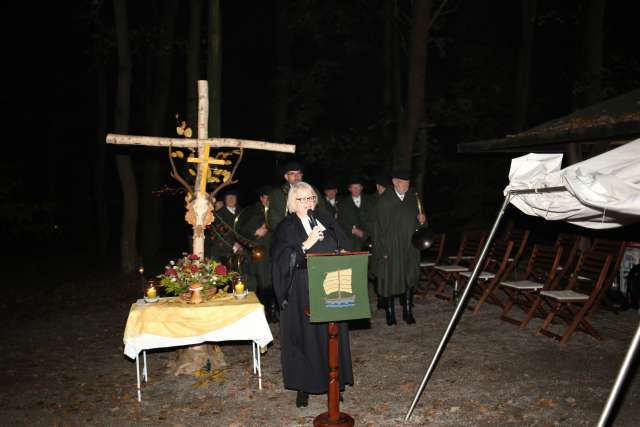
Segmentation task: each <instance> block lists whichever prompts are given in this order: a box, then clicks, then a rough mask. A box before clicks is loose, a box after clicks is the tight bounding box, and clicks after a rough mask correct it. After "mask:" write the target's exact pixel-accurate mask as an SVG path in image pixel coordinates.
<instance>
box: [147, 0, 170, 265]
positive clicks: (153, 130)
mask: <svg viewBox="0 0 640 427" xmlns="http://www.w3.org/2000/svg"><path fill="white" fill-rule="evenodd" d="M177 15H178V1H177V0H169V1H168V2H167V3H166V8H165V10H164V11H163V13H162V14H161V16H163V17H164V19H163V22H162V27H161V28H162V32H161V35H160V39H159V40H158V45H159V49H157V51H156V52H155V53H154V55H153V61H152V64H153V66H154V69H155V78H154V79H153V80H154V84H153V92H151V93H153V94H154V95H153V97H152V100H153V102H152V105H151V106H150V108H151V117H150V122H149V133H150V134H151V135H158V136H160V135H162V134H163V133H164V132H165V130H166V129H167V124H171V127H172V128H173V114H167V110H168V102H169V89H170V88H171V74H172V68H173V67H172V66H173V58H174V52H175V49H174V46H173V43H174V35H175V28H176V19H177ZM153 154H154V153H149V156H148V157H146V158H145V160H144V171H145V173H144V176H143V180H142V189H143V191H142V197H141V203H142V212H143V218H144V221H143V222H142V223H141V233H140V234H141V237H142V242H141V243H142V245H141V246H142V254H143V255H144V259H145V260H150V259H153V258H154V257H155V256H156V254H157V253H158V250H159V249H160V244H161V238H162V199H160V198H158V197H155V196H154V195H153V191H154V190H156V189H158V188H159V186H160V182H161V179H162V178H161V176H162V175H164V174H163V172H166V168H167V162H166V157H164V156H162V158H161V159H160V158H157V157H156V156H154V155H153Z"/></svg>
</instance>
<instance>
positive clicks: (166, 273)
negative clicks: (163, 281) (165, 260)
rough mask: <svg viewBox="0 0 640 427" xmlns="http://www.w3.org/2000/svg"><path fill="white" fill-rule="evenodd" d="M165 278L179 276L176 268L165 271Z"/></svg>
mask: <svg viewBox="0 0 640 427" xmlns="http://www.w3.org/2000/svg"><path fill="white" fill-rule="evenodd" d="M164 274H165V276H175V275H176V274H177V271H176V269H175V268H167V269H166V270H165V271H164Z"/></svg>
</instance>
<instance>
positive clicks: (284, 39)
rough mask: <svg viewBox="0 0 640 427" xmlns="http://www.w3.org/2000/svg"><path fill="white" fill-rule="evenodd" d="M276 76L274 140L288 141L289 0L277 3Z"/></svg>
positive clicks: (289, 73)
mask: <svg viewBox="0 0 640 427" xmlns="http://www.w3.org/2000/svg"><path fill="white" fill-rule="evenodd" d="M275 9H276V28H275V33H276V75H275V94H274V108H273V140H274V141H276V142H284V141H286V139H287V116H288V111H289V80H290V79H291V34H290V32H289V25H288V19H287V16H288V10H289V1H288V0H278V1H277V2H276V8H275Z"/></svg>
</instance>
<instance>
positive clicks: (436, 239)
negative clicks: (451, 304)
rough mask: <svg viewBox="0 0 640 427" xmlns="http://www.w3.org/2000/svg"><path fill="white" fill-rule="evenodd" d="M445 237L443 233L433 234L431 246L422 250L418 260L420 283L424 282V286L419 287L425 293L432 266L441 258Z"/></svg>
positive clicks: (438, 262) (429, 282) (427, 288)
mask: <svg viewBox="0 0 640 427" xmlns="http://www.w3.org/2000/svg"><path fill="white" fill-rule="evenodd" d="M445 239H446V234H445V233H440V234H435V235H434V236H433V243H432V244H431V247H430V248H429V249H427V250H425V251H423V253H422V255H423V256H424V258H422V260H421V261H420V279H419V281H420V284H424V287H422V289H420V290H421V291H422V292H424V293H426V292H428V291H429V285H430V284H431V275H432V274H433V267H435V266H436V265H438V264H440V262H441V260H442V254H443V252H444V242H445Z"/></svg>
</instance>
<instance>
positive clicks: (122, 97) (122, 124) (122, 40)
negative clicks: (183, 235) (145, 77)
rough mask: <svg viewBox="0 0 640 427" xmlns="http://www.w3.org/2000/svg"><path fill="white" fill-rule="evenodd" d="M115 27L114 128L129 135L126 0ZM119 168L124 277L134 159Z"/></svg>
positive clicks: (120, 1) (119, 5)
mask: <svg viewBox="0 0 640 427" xmlns="http://www.w3.org/2000/svg"><path fill="white" fill-rule="evenodd" d="M113 8H114V23H115V30H116V44H117V49H118V83H117V89H116V103H115V104H116V105H115V117H114V121H115V123H114V128H115V131H116V132H118V133H128V132H129V113H130V103H131V48H130V45H129V29H128V26H129V22H128V17H127V2H126V0H114V2H113ZM116 167H117V169H118V176H119V177H120V187H121V188H122V204H123V208H122V232H121V235H120V268H121V269H122V272H123V273H132V272H133V271H134V269H135V268H136V260H137V256H138V253H137V248H136V227H137V222H138V186H137V182H136V176H135V174H134V171H133V164H132V161H131V156H130V155H128V154H117V155H116Z"/></svg>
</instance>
